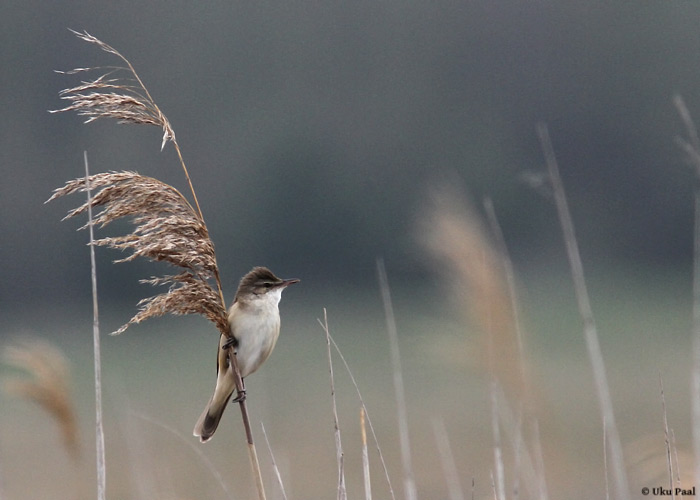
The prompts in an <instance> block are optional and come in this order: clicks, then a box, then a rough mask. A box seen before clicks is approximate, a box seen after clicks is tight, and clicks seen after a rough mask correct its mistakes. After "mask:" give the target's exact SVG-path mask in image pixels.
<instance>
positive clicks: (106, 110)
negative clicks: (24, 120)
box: [50, 30, 177, 150]
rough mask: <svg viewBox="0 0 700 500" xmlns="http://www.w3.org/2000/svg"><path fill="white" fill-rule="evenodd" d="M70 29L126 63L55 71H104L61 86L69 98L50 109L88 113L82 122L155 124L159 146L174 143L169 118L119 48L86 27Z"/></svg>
mask: <svg viewBox="0 0 700 500" xmlns="http://www.w3.org/2000/svg"><path fill="white" fill-rule="evenodd" d="M70 31H71V32H72V33H74V34H75V35H76V36H77V37H78V38H80V39H81V40H84V41H86V42H88V43H93V44H95V45H97V46H98V47H99V48H101V49H102V50H104V51H105V52H108V53H110V54H113V55H115V56H117V57H118V58H119V59H121V61H122V62H123V63H124V64H126V66H109V67H104V68H75V69H73V70H70V71H58V73H61V74H65V75H75V74H79V73H87V72H91V71H96V70H103V71H105V73H103V74H102V75H100V76H99V77H97V78H96V79H94V80H89V81H83V82H81V84H80V85H77V86H75V87H71V88H68V89H64V90H62V91H61V92H60V96H61V99H65V100H66V101H68V102H69V104H68V106H66V107H64V108H62V109H57V110H53V111H50V113H62V112H64V111H75V112H77V113H78V115H81V116H87V120H86V121H85V123H90V122H93V121H95V120H97V119H98V118H114V119H116V120H117V121H118V122H119V123H136V124H142V125H155V126H157V127H161V128H162V129H163V142H162V143H161V146H160V148H161V150H162V149H163V148H164V147H165V144H166V143H167V142H168V141H173V143H177V141H176V140H175V132H174V131H173V129H172V127H171V126H170V122H168V119H167V118H166V117H165V115H164V114H163V113H162V112H161V110H160V108H158V106H157V105H156V103H155V101H154V100H153V98H152V97H151V94H150V93H149V92H148V89H147V88H146V86H145V85H144V84H143V82H142V81H141V78H139V76H138V74H137V73H136V71H135V70H134V67H133V66H132V65H131V63H130V62H129V61H128V60H127V59H126V58H125V57H124V56H123V55H121V54H120V53H119V51H118V50H116V49H115V48H113V47H111V46H110V45H107V44H106V43H104V42H103V41H102V40H99V39H98V38H96V37H94V36H92V35H90V34H89V33H88V32H87V31H85V32H83V33H79V32H77V31H73V30H70ZM124 73H125V74H126V75H127V76H126V77H122V76H120V75H121V74H124Z"/></svg>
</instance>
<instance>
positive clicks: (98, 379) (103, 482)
mask: <svg viewBox="0 0 700 500" xmlns="http://www.w3.org/2000/svg"><path fill="white" fill-rule="evenodd" d="M83 159H84V162H85V179H86V181H85V191H86V194H87V202H88V210H87V212H88V233H89V235H90V278H91V282H92V347H93V356H94V373H95V451H96V463H95V465H96V468H97V499H98V500H105V498H107V464H106V453H105V432H104V419H103V418H102V417H103V409H102V355H101V350H100V313H99V307H98V300H97V264H96V262H95V221H94V219H93V216H92V205H90V203H89V202H90V200H91V199H92V192H91V188H90V182H89V178H90V165H89V164H88V156H87V151H84V152H83Z"/></svg>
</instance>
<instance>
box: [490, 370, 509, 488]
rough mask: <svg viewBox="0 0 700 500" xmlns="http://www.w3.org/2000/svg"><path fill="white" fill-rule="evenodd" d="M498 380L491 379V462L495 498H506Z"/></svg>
mask: <svg viewBox="0 0 700 500" xmlns="http://www.w3.org/2000/svg"><path fill="white" fill-rule="evenodd" d="M498 413H499V412H498V382H496V380H495V379H494V380H492V381H491V432H492V433H493V463H494V468H495V471H496V477H495V484H496V493H497V495H496V498H499V499H501V500H506V478H505V467H504V465H503V451H502V443H501V429H500V426H499V423H498Z"/></svg>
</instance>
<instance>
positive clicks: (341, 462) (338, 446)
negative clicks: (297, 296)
mask: <svg viewBox="0 0 700 500" xmlns="http://www.w3.org/2000/svg"><path fill="white" fill-rule="evenodd" d="M319 323H320V320H319ZM321 326H322V327H323V330H324V331H325V332H326V344H327V348H328V369H329V371H330V376H331V401H332V403H333V428H334V434H335V450H336V459H337V462H338V500H346V499H347V497H348V495H347V489H346V487H345V454H344V452H343V443H342V441H341V438H340V423H339V421H338V407H337V404H336V398H335V378H334V375H333V357H332V356H331V334H330V330H329V329H328V313H327V311H326V309H325V308H324V309H323V323H321Z"/></svg>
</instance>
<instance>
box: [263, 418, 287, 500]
mask: <svg viewBox="0 0 700 500" xmlns="http://www.w3.org/2000/svg"><path fill="white" fill-rule="evenodd" d="M260 427H261V428H262V433H263V437H264V438H265V444H267V451H268V452H269V453H270V460H272V470H273V471H274V472H275V477H276V478H277V484H279V486H280V491H281V492H282V498H284V500H287V492H286V491H285V489H284V482H283V481H282V474H280V468H279V467H277V462H276V461H275V454H274V453H273V452H272V446H270V440H269V439H267V432H265V424H263V423H262V422H260Z"/></svg>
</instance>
